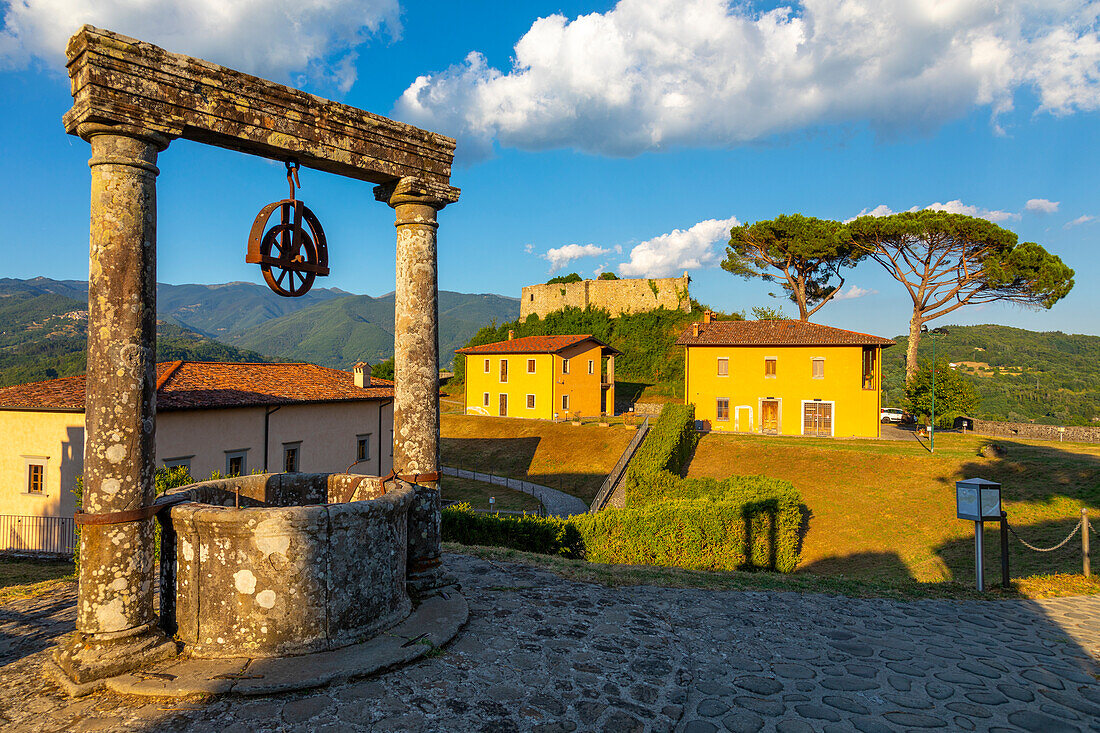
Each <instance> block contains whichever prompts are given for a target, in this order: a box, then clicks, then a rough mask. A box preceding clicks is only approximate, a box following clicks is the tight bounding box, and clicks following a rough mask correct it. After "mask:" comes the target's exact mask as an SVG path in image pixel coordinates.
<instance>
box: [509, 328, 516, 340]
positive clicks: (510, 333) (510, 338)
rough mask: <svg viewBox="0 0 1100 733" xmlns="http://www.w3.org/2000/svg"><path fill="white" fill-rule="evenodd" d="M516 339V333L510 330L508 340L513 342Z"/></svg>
mask: <svg viewBox="0 0 1100 733" xmlns="http://www.w3.org/2000/svg"><path fill="white" fill-rule="evenodd" d="M515 337H516V332H515V331H513V330H512V329H510V328H509V329H508V340H509V341H511V340H512V339H514V338H515Z"/></svg>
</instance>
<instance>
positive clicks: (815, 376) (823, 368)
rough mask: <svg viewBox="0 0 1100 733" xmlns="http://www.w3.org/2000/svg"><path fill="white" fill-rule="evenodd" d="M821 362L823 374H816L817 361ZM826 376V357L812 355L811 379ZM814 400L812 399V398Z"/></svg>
mask: <svg viewBox="0 0 1100 733" xmlns="http://www.w3.org/2000/svg"><path fill="white" fill-rule="evenodd" d="M818 362H821V376H820V377H819V376H817V375H816V374H814V371H816V369H815V367H816V366H817V363H818ZM824 378H825V357H824V356H812V357H810V379H824ZM811 401H812V400H811Z"/></svg>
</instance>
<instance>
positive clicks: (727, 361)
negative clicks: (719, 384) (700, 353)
mask: <svg viewBox="0 0 1100 733" xmlns="http://www.w3.org/2000/svg"><path fill="white" fill-rule="evenodd" d="M723 364H725V365H726V373H725V374H723V373H722V365H723ZM717 369H718V371H717V375H718V376H719V377H728V376H729V375H730V358H729V357H728V356H719V357H718V367H717Z"/></svg>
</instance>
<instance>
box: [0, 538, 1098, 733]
mask: <svg viewBox="0 0 1100 733" xmlns="http://www.w3.org/2000/svg"><path fill="white" fill-rule="evenodd" d="M447 561H448V563H449V567H450V569H451V570H452V571H453V572H454V573H455V574H456V575H457V576H458V577H459V579H460V580H461V582H462V583H463V587H464V592H465V593H466V596H467V598H468V599H469V601H470V610H471V615H470V622H469V624H468V626H467V627H466V629H465V630H464V631H463V632H462V633H461V634H460V635H459V637H458V638H457V639H456V640H455V642H454V643H452V644H451V645H450V646H448V647H447V648H446V649H445V650H444V651H443V652H442V653H441V654H439V655H438V656H434V657H432V658H429V659H426V660H424V661H421V662H419V663H416V664H414V665H412V666H408V667H405V668H402V669H399V670H396V671H393V672H390V673H388V674H386V675H383V676H381V677H377V678H370V679H366V680H360V681H356V682H352V683H347V684H342V685H338V686H334V687H329V688H325V689H322V690H317V691H313V692H307V693H296V694H288V695H279V696H272V697H265V698H256V699H248V698H223V699H208V700H200V701H189V702H181V701H154V702H150V701H148V700H138V699H134V698H122V697H119V696H117V695H111V694H107V693H98V694H95V695H91V696H89V697H86V698H82V699H77V700H69V699H66V698H64V697H62V696H61V695H60V694H59V691H58V690H57V688H56V687H55V686H54V685H53V684H52V683H50V682H48V681H46V680H45V679H44V678H43V677H42V674H41V671H40V670H41V660H42V658H43V655H44V654H45V652H44V651H41V650H43V649H44V648H45V646H46V645H47V644H48V643H50V642H49V639H50V638H51V637H52V636H54V635H56V634H57V633H61V632H63V631H65V630H66V629H67V628H71V623H72V603H73V591H72V588H71V586H68V587H67V588H66V589H64V590H62V591H58V592H55V593H52V594H50V595H49V596H46V597H42V598H39V599H35V600H31V601H17V602H12V603H9V604H8V605H7V606H5V607H3V608H2V609H0V633H2V634H3V635H4V636H3V639H4V641H3V642H2V644H3V646H2V647H0V654H2V655H3V656H0V663H2V664H6V665H7V666H5V667H0V680H2V684H0V716H2V718H0V726H2V727H4V729H5V730H19V731H22V730H29V731H39V730H42V731H46V730H74V731H83V730H157V731H171V730H202V731H208V730H215V731H219V733H236V732H237V731H274V730H311V731H312V730H321V731H329V730H331V731H337V730H370V731H388V730H412V731H419V730H424V731H540V732H544V733H549V732H551V731H583V730H601V731H685V732H690V733H705V732H707V731H722V730H729V731H757V730H767V731H852V730H858V731H864V732H868V733H869V732H873V731H892V730H915V729H923V728H940V729H945V730H1031V731H1063V730H1094V731H1100V682H1098V678H1097V676H1096V675H1097V674H1098V673H1100V664H1098V660H1097V658H1096V657H1095V656H1090V653H1089V652H1090V651H1091V653H1092V655H1097V654H1100V597H1081V598H1072V599H1060V600H1052V601H1041V602H1030V601H1002V602H990V603H981V602H947V601H918V602H897V601H886V600H861V599H850V598H842V597H836V596H826V595H810V594H807V595H800V594H795V593H764V592H755V593H746V592H711V591H702V590H683V589H671V588H654V587H633V588H608V587H604V586H600V585H591V584H586V583H575V582H572V581H568V580H564V579H562V578H559V577H557V576H555V575H553V574H550V573H547V572H544V571H542V570H538V569H534V568H529V567H525V566H521V565H512V564H503V563H492V562H489V561H486V560H481V559H478V558H473V557H468V556H463V555H448V556H447ZM28 654H29V656H27V655H28Z"/></svg>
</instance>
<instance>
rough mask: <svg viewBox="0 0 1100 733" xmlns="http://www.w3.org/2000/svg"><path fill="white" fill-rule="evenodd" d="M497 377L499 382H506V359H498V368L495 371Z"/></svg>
mask: <svg viewBox="0 0 1100 733" xmlns="http://www.w3.org/2000/svg"><path fill="white" fill-rule="evenodd" d="M497 379H499V380H500V383H501V384H508V360H507V359H501V360H500V370H499V371H498V372H497Z"/></svg>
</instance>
